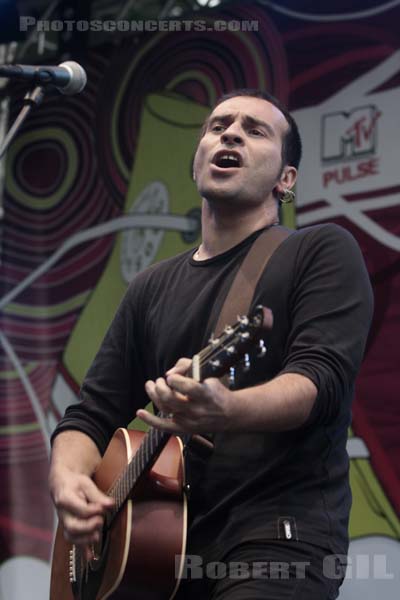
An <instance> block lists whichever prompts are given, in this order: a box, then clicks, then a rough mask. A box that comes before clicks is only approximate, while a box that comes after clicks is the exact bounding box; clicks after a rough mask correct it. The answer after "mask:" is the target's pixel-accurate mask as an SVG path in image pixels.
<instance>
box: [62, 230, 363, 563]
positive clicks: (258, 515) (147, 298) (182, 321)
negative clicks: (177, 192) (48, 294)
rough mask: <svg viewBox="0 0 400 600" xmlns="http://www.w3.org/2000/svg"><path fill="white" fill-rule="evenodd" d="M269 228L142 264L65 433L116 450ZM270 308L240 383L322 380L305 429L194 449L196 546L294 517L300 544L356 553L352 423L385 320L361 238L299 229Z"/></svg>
mask: <svg viewBox="0 0 400 600" xmlns="http://www.w3.org/2000/svg"><path fill="white" fill-rule="evenodd" d="M259 233H260V231H258V232H255V233H254V234H252V235H251V236H249V237H248V238H247V239H245V240H244V241H242V242H241V243H240V244H238V245H236V246H235V247H233V248H231V249H230V250H228V251H227V252H224V253H223V254H220V255H218V256H215V257H213V258H211V259H208V260H204V261H195V260H193V258H192V254H193V251H187V252H185V253H182V254H180V255H178V256H176V257H174V258H172V259H168V260H165V261H162V262H160V263H158V264H156V265H153V266H151V267H150V268H149V269H147V270H146V271H144V272H142V273H140V274H139V275H138V276H137V277H136V278H135V279H134V281H133V282H132V284H131V285H130V287H129V289H128V292H127V294H126V295H125V297H124V299H123V300H122V303H121V305H120V307H119V309H118V311H117V314H116V316H115V318H114V321H113V323H112V325H111V327H110V329H109V330H108V332H107V334H106V337H105V339H104V342H103V344H102V346H101V348H100V350H99V352H98V354H97V356H96V358H95V360H94V362H93V364H92V366H91V368H90V369H89V372H88V374H87V376H86V378H85V381H84V383H83V386H82V390H81V398H82V402H81V403H79V404H76V405H73V406H71V407H69V408H68V409H67V411H66V415H65V417H64V419H63V420H62V421H61V423H60V424H59V425H58V427H57V429H56V431H55V434H54V435H57V433H59V432H60V431H63V430H65V429H78V430H81V431H83V432H85V433H87V434H88V435H89V436H90V437H91V438H92V439H93V440H94V441H95V442H96V444H97V445H98V447H99V449H100V451H101V452H103V451H104V450H105V448H106V445H107V443H108V441H109V439H110V437H111V435H112V434H113V432H114V431H115V429H116V428H117V427H119V426H126V424H127V423H129V422H130V421H131V419H132V418H133V417H134V415H135V411H136V410H137V408H139V407H142V406H144V405H145V404H147V402H148V398H147V397H146V394H145V391H144V382H145V381H146V380H147V379H153V380H154V379H156V378H157V377H159V376H162V375H163V374H164V373H165V371H166V370H167V369H168V368H170V367H172V366H173V365H174V364H175V362H176V361H177V360H178V359H179V358H181V357H182V356H187V357H190V356H192V355H193V354H195V353H196V352H198V351H199V350H200V349H201V348H202V347H203V346H204V345H205V344H206V342H207V339H208V337H209V336H210V334H211V331H212V328H213V325H214V324H215V323H216V320H217V318H218V315H219V311H220V309H221V307H222V304H223V301H224V299H225V296H226V294H227V292H228V290H229V288H230V285H231V283H232V281H233V278H234V276H235V274H236V272H237V270H238V268H239V266H240V264H241V262H242V260H243V258H244V256H245V255H246V253H247V251H248V249H249V247H250V245H251V243H252V241H253V240H254V239H255V238H256V237H257V236H258V235H259ZM257 304H263V305H265V306H268V307H269V308H271V309H272V311H273V314H274V326H273V329H272V331H271V332H270V333H269V335H268V336H267V338H268V339H267V346H268V348H269V350H268V352H267V354H266V356H265V357H264V358H263V359H260V360H256V359H255V360H254V363H253V367H252V369H251V371H250V372H249V373H248V374H247V375H246V376H243V377H242V379H241V380H240V387H242V388H243V387H250V386H252V385H255V384H257V383H261V382H265V381H267V380H270V379H271V378H273V377H275V376H277V375H278V374H282V373H299V374H301V375H304V376H306V377H308V378H309V379H311V380H312V381H313V382H314V383H315V385H316V387H317V389H318V395H317V399H316V401H315V404H314V407H313V409H312V412H311V415H310V417H309V419H308V421H307V423H305V424H304V425H303V426H302V427H300V428H297V429H295V430H291V431H286V432H279V433H278V432H265V433H235V434H233V433H230V434H224V433H220V434H216V435H215V436H214V445H215V449H214V452H213V453H212V455H211V456H210V457H209V458H203V457H200V456H198V455H197V454H195V453H194V451H193V450H190V451H188V452H187V454H186V463H187V475H188V479H189V481H190V482H191V488H192V493H191V498H190V504H189V506H190V515H191V528H190V531H189V551H190V552H192V553H200V554H201V553H202V551H203V550H205V549H207V552H208V553H209V556H211V557H212V556H214V557H217V556H218V554H219V550H218V549H219V548H221V547H222V548H224V550H227V549H229V548H230V547H233V546H234V545H236V544H237V543H239V542H241V541H244V540H255V539H263V538H284V537H285V536H286V535H287V529H285V526H284V524H283V521H285V522H286V527H287V523H289V524H290V529H291V534H292V536H293V539H300V540H305V541H309V542H311V543H315V544H318V545H321V546H323V547H325V548H327V549H330V550H332V551H335V552H345V551H346V549H347V543H348V541H347V524H348V515H349V510H350V504H351V493H350V488H349V482H348V468H349V465H348V456H347V452H346V438H347V428H348V426H349V423H350V420H351V400H352V396H353V390H354V380H355V377H356V374H357V371H358V369H359V366H360V363H361V359H362V355H363V351H364V346H365V342H366V337H367V333H368V330H369V325H370V321H371V316H372V293H371V286H370V283H369V278H368V274H367V271H366V268H365V265H364V262H363V259H362V256H361V253H360V250H359V248H358V246H357V244H356V242H355V241H354V239H353V237H352V236H351V235H350V234H349V233H348V232H346V231H345V230H344V229H342V228H340V227H338V226H336V225H332V224H329V225H321V226H314V227H309V228H305V229H302V230H299V231H296V232H295V233H293V234H292V235H291V236H290V237H289V238H288V239H286V240H285V241H284V242H283V243H282V244H281V245H280V247H279V248H278V249H277V250H276V251H275V253H274V254H273V255H272V257H271V259H270V261H269V263H268V265H267V267H266V269H265V271H264V273H263V275H262V277H261V278H260V281H259V282H258V285H257V288H256V291H255V294H254V298H253V302H252V306H255V305H257ZM210 315H211V318H210ZM207 324H208V327H207ZM265 401H266V402H268V397H266V398H265Z"/></svg>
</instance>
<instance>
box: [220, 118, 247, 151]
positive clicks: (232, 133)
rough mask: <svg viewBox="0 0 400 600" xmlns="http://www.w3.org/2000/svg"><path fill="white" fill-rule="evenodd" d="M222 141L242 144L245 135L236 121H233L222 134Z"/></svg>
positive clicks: (230, 143)
mask: <svg viewBox="0 0 400 600" xmlns="http://www.w3.org/2000/svg"><path fill="white" fill-rule="evenodd" d="M221 141H222V143H224V144H228V145H239V146H240V145H242V144H243V137H242V134H241V131H240V127H239V126H238V125H237V124H236V123H232V124H231V125H230V126H229V127H227V128H226V129H225V131H224V132H223V133H222V135H221Z"/></svg>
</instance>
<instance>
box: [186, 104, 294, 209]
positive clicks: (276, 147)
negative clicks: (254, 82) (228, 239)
mask: <svg viewBox="0 0 400 600" xmlns="http://www.w3.org/2000/svg"><path fill="white" fill-rule="evenodd" d="M288 128H289V125H288V123H287V121H286V119H285V117H284V115H283V114H282V113H281V112H280V110H279V109H278V108H276V107H275V106H274V105H273V104H270V103H269V102H267V101H266V100H262V99H260V98H252V97H249V96H237V97H235V98H231V99H229V100H225V102H222V103H221V104H219V105H218V106H217V107H216V108H215V109H214V111H213V112H212V113H211V115H210V117H209V119H208V123H207V126H206V130H205V133H204V135H203V137H202V138H201V140H200V142H199V145H198V148H197V151H196V155H195V158H194V175H195V180H196V184H197V188H198V190H199V193H200V195H201V196H202V197H203V198H206V199H207V200H209V201H211V202H212V201H217V200H220V199H223V200H225V201H228V200H231V201H232V202H234V204H235V205H239V204H241V203H243V202H245V203H246V205H249V204H250V205H254V204H261V203H266V202H268V201H272V200H273V196H272V190H273V189H274V187H275V186H276V185H277V183H278V188H277V191H279V190H281V188H282V187H283V185H282V186H281V187H279V182H281V180H282V182H283V179H282V178H284V173H282V141H283V139H284V136H285V134H286V132H287V130H288ZM285 169H286V167H285Z"/></svg>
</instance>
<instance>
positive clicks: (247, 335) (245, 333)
mask: <svg viewBox="0 0 400 600" xmlns="http://www.w3.org/2000/svg"><path fill="white" fill-rule="evenodd" d="M238 338H239V339H240V341H241V342H247V340H248V339H249V338H250V333H249V332H248V331H241V332H240V333H239V335H238Z"/></svg>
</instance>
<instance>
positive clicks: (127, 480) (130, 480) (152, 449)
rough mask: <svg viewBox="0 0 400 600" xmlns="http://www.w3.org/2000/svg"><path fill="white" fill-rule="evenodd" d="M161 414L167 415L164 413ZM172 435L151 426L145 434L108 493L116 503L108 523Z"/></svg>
mask: <svg viewBox="0 0 400 600" xmlns="http://www.w3.org/2000/svg"><path fill="white" fill-rule="evenodd" d="M159 416H160V417H162V418H163V417H166V415H163V414H160V415H159ZM170 437H171V434H169V433H166V432H165V431H160V430H159V429H155V428H154V427H151V428H150V429H149V431H148V432H147V433H146V434H145V436H144V437H143V440H142V442H141V444H140V446H139V448H138V450H137V452H136V454H135V455H134V457H133V458H132V460H131V462H130V463H129V464H128V465H127V467H126V468H125V470H124V471H123V473H122V474H121V475H120V477H119V478H118V479H117V480H116V482H115V483H114V485H113V486H112V488H111V489H110V490H109V491H108V495H109V496H112V497H113V498H114V500H115V504H114V506H113V508H112V509H111V510H110V511H109V512H108V516H107V525H111V523H112V521H113V520H114V518H115V516H116V514H117V513H118V511H119V510H120V508H121V506H122V505H123V504H124V502H125V501H126V500H127V498H128V496H129V495H130V493H131V492H132V490H133V488H134V487H135V485H136V484H137V482H138V481H139V479H140V477H141V476H142V475H143V474H144V473H146V472H148V471H149V470H150V469H151V467H152V466H153V464H154V463H155V461H156V460H157V457H158V456H159V454H160V453H161V451H162V449H163V448H164V446H165V445H166V443H167V442H168V440H169V438H170Z"/></svg>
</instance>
